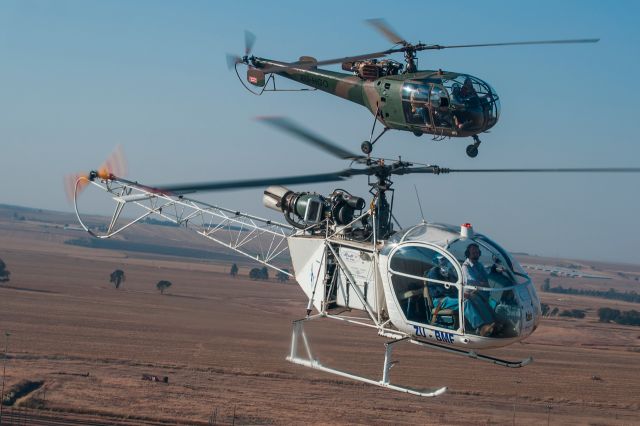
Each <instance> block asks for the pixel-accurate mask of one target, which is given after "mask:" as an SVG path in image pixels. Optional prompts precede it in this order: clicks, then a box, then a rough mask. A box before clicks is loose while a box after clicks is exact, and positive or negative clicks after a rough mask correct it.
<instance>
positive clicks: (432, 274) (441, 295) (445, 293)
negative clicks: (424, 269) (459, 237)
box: [427, 256, 460, 328]
mask: <svg viewBox="0 0 640 426" xmlns="http://www.w3.org/2000/svg"><path fill="white" fill-rule="evenodd" d="M436 261H437V265H436V266H434V267H433V268H431V270H430V271H429V273H428V274H427V278H429V279H432V280H438V281H447V282H452V283H453V282H456V281H457V277H456V275H455V272H454V271H452V268H451V264H450V263H449V261H448V260H447V259H446V258H445V257H444V256H438V257H437V259H436ZM427 287H428V291H429V295H430V296H431V300H432V302H433V310H432V319H431V323H432V324H435V323H436V321H438V320H442V321H444V324H443V325H445V326H447V327H449V328H453V326H454V324H455V322H456V321H455V319H453V318H451V317H457V315H458V314H457V311H458V310H459V309H460V305H459V302H458V292H457V289H456V287H454V286H450V287H449V288H446V287H445V285H444V284H439V283H434V282H429V283H428V284H427ZM443 310H450V311H455V312H456V313H455V314H453V315H448V317H449V318H448V319H447V318H438V313H439V312H440V311H443Z"/></svg>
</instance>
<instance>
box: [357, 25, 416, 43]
mask: <svg viewBox="0 0 640 426" xmlns="http://www.w3.org/2000/svg"><path fill="white" fill-rule="evenodd" d="M365 22H366V23H368V24H369V25H371V26H372V27H373V28H375V29H376V30H378V31H379V32H380V33H381V34H382V35H383V36H385V37H386V38H387V40H389V41H390V42H391V43H393V44H402V45H405V46H406V45H407V44H409V43H408V42H407V41H406V40H405V39H403V38H402V37H400V36H399V35H398V33H396V32H395V31H393V30H392V29H391V27H390V26H389V24H388V23H387V22H386V21H385V20H384V19H380V18H376V19H367V20H365Z"/></svg>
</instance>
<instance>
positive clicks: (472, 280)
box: [462, 243, 489, 286]
mask: <svg viewBox="0 0 640 426" xmlns="http://www.w3.org/2000/svg"><path fill="white" fill-rule="evenodd" d="M481 255H482V252H481V251H480V246H478V244H476V243H471V244H469V245H468V246H467V249H466V250H465V251H464V257H466V260H465V261H464V263H463V264H462V274H463V276H464V278H465V283H466V284H469V285H479V286H486V285H487V284H488V283H489V276H488V275H487V271H485V269H484V266H482V263H480V262H479V259H480V256H481Z"/></svg>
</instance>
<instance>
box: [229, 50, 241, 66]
mask: <svg viewBox="0 0 640 426" xmlns="http://www.w3.org/2000/svg"><path fill="white" fill-rule="evenodd" d="M240 62H242V58H241V57H240V56H238V55H232V54H231V53H227V67H228V68H229V69H233V67H235V66H236V64H239V63H240Z"/></svg>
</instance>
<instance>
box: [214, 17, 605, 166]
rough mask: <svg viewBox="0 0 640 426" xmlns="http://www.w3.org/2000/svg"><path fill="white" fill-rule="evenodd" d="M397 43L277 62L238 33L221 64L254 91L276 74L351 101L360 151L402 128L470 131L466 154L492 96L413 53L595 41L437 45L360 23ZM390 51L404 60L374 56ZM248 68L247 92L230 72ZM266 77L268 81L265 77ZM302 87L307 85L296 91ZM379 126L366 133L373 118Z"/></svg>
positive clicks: (436, 133)
mask: <svg viewBox="0 0 640 426" xmlns="http://www.w3.org/2000/svg"><path fill="white" fill-rule="evenodd" d="M367 22H368V23H369V24H371V25H372V26H373V27H374V28H376V29H377V30H378V31H380V32H381V33H382V34H383V35H384V36H385V37H386V38H387V39H388V40H389V41H390V42H391V43H393V44H394V45H396V46H397V47H393V48H391V49H387V50H384V51H379V52H373V53H367V54H362V55H356V56H348V57H343V58H336V59H329V60H321V61H319V60H317V59H315V58H313V57H310V56H302V57H300V59H299V60H298V61H297V62H291V63H289V62H282V61H276V60H272V59H267V58H261V57H257V56H254V55H251V51H252V48H253V45H254V43H255V36H254V35H253V34H251V33H250V32H247V31H245V54H244V56H237V55H231V54H229V55H227V62H228V65H229V68H230V69H231V68H235V71H236V74H237V75H238V79H239V80H240V82H241V83H242V84H243V86H244V87H245V88H246V89H247V90H249V91H251V92H252V93H254V94H256V95H261V94H262V93H264V92H265V91H284V90H283V89H277V88H276V85H275V78H274V75H279V76H282V77H285V78H288V79H291V80H294V81H297V82H298V83H302V84H304V85H306V86H309V87H311V88H312V90H322V91H324V92H327V93H330V94H332V95H335V96H339V97H341V98H344V99H347V100H349V101H351V102H355V103H357V104H360V105H362V106H364V107H365V108H367V109H369V111H371V113H372V114H373V115H374V117H375V118H374V122H373V126H372V129H371V135H370V136H369V139H368V140H366V141H364V142H362V144H361V149H362V152H363V153H365V154H370V153H371V151H372V149H373V145H374V144H375V143H376V142H377V141H378V140H379V139H380V138H381V137H382V135H383V134H385V132H387V130H390V129H395V130H404V131H410V132H413V134H414V135H416V136H422V135H423V134H425V133H426V134H429V135H433V139H434V140H441V139H445V138H451V137H458V138H459V137H471V138H472V139H473V143H472V144H470V145H468V146H467V149H466V152H467V155H468V156H469V157H472V158H474V157H476V156H477V155H478V147H479V146H480V143H481V141H480V138H479V136H478V135H479V134H480V133H483V132H487V131H488V130H489V129H491V128H492V127H493V126H495V124H496V123H497V122H498V119H499V118H500V100H499V96H498V94H497V93H496V91H495V90H494V89H493V88H492V87H491V86H490V85H489V84H488V83H487V82H485V81H483V80H481V79H479V78H477V77H474V76H472V75H469V74H465V73H458V72H452V71H443V70H441V69H438V70H419V69H418V59H417V57H416V53H417V52H419V51H423V50H442V49H454V48H466V47H489V46H522V45H533V44H567V43H595V42H597V41H599V39H574V40H545V41H521V42H509V43H487V44H466V45H450V46H444V45H439V44H425V43H421V42H419V43H417V44H412V43H410V42H408V41H406V40H405V39H404V38H402V37H401V36H399V35H398V34H397V33H396V32H395V31H394V30H392V29H391V28H390V27H389V25H387V24H386V23H385V22H384V21H383V20H381V19H370V20H368V21H367ZM393 53H402V54H404V61H405V64H402V63H400V62H398V61H395V60H392V59H379V58H383V57H385V56H387V55H391V54H393ZM338 63H341V64H342V69H343V70H344V71H348V72H349V73H348V74H347V73H341V72H335V71H329V70H323V69H319V68H318V67H319V66H322V65H330V64H338ZM239 64H244V65H247V66H248V70H247V81H248V82H249V84H251V85H253V86H256V87H258V88H261V90H259V91H254V90H252V89H251V88H250V87H249V86H247V85H246V84H245V83H244V82H243V80H242V78H241V77H240V74H239V72H238V65H239ZM270 82H271V83H272V85H271V86H270V85H269V83H270ZM302 90H309V89H302ZM378 121H379V122H380V123H381V124H382V125H383V126H384V128H383V130H382V131H381V132H380V133H379V134H378V136H376V137H375V139H374V132H375V127H376V123H377V122H378Z"/></svg>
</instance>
